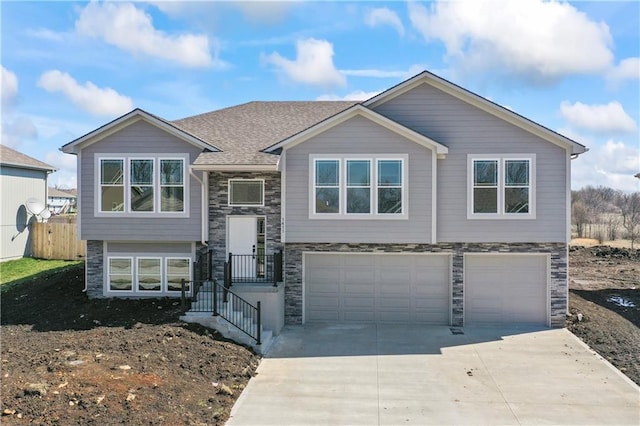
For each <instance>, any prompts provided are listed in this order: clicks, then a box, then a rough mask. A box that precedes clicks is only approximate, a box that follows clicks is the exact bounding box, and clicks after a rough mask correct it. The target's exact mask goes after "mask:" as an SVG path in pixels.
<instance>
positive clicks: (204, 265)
mask: <svg viewBox="0 0 640 426" xmlns="http://www.w3.org/2000/svg"><path fill="white" fill-rule="evenodd" d="M212 273H213V250H211V249H210V248H208V247H202V248H200V249H199V250H198V251H197V252H196V257H195V261H194V262H193V281H192V282H191V284H190V285H189V286H188V291H189V296H190V298H191V299H192V300H197V299H198V293H199V292H200V290H201V288H202V286H203V284H205V283H206V282H207V281H211V278H212Z"/></svg>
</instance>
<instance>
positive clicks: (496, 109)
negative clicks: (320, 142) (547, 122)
mask: <svg viewBox="0 0 640 426" xmlns="http://www.w3.org/2000/svg"><path fill="white" fill-rule="evenodd" d="M422 84H428V85H430V86H432V87H435V88H436V89H439V90H441V91H443V92H445V93H447V94H449V95H451V96H454V97H456V98H458V99H460V100H462V101H463V102H466V103H468V104H470V105H472V106H475V107H476V108H479V109H481V110H483V111H485V112H487V113H489V114H492V115H494V116H496V117H498V118H500V119H502V120H505V121H507V122H509V123H511V124H513V125H515V126H517V127H520V128H521V129H523V130H526V131H528V132H529V133H532V134H534V135H536V136H538V137H540V138H542V139H544V140H546V141H548V142H551V143H553V144H556V145H559V146H562V147H565V148H569V149H571V154H572V155H576V156H577V155H580V154H583V153H585V152H587V151H588V150H589V149H588V148H587V147H586V146H584V145H582V144H581V143H578V142H576V141H574V140H573V139H570V138H568V137H566V136H564V135H561V134H560V133H558V132H556V131H554V130H551V129H549V128H548V127H545V126H543V125H541V124H539V123H536V122H535V121H533V120H530V119H528V118H526V117H524V116H522V115H520V114H518V113H517V112H515V111H512V110H510V109H507V108H505V107H503V106H502V105H499V104H497V103H495V102H493V101H491V100H489V99H487V98H485V97H483V96H480V95H478V94H477V93H474V92H472V91H470V90H468V89H465V88H464V87H462V86H459V85H457V84H455V83H453V82H451V81H449V80H447V79H445V78H443V77H440V76H438V75H436V74H434V73H432V72H430V71H427V70H424V71H422V72H420V73H418V74H416V75H414V76H413V77H410V78H408V79H407V80H405V81H402V82H400V83H398V84H396V85H395V86H393V87H391V88H389V89H387V90H385V91H384V92H382V93H380V94H378V95H376V96H374V97H373V98H371V99H368V100H366V101H365V102H363V105H365V106H367V107H369V108H375V107H376V106H378V105H382V104H384V103H385V102H388V101H390V100H391V99H394V98H395V97H397V96H400V95H402V94H403V93H406V92H408V91H410V90H411V89H413V88H415V87H418V86H420V85H422Z"/></svg>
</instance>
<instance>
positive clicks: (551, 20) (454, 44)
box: [409, 0, 613, 82]
mask: <svg viewBox="0 0 640 426" xmlns="http://www.w3.org/2000/svg"><path fill="white" fill-rule="evenodd" d="M409 17H410V20H411V23H412V25H413V27H414V28H415V29H416V30H417V31H418V32H420V33H421V34H422V36H423V37H424V38H425V40H426V41H428V42H430V41H432V40H439V41H441V42H442V43H444V45H445V47H446V50H447V56H448V58H449V59H451V60H453V61H454V62H455V64H456V65H458V68H460V69H461V70H465V71H466V72H469V73H470V72H474V73H475V72H478V71H493V72H494V73H495V72H497V73H502V74H511V75H515V76H517V77H521V78H526V79H531V80H532V81H537V82H547V81H553V80H555V79H558V78H561V77H564V76H566V75H570V74H576V73H578V74H593V73H600V72H603V71H606V70H607V69H608V68H609V67H610V66H611V63H612V61H613V54H612V52H611V46H612V37H611V34H610V32H609V27H608V26H607V25H606V24H605V23H602V22H594V21H591V20H590V19H589V17H588V16H587V15H586V14H585V13H583V12H580V11H578V10H577V9H576V8H575V7H573V6H572V5H571V4H569V3H564V2H562V3H560V2H555V1H553V2H546V1H542V0H520V1H496V0H477V1H476V0H474V1H439V2H437V3H433V4H431V5H430V7H429V8H427V7H425V6H423V5H421V4H418V3H413V2H410V3H409Z"/></svg>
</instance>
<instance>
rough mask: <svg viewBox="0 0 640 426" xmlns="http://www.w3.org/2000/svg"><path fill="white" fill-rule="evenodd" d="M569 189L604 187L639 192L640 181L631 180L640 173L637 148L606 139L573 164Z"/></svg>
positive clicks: (639, 154)
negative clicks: (590, 186) (570, 187)
mask: <svg viewBox="0 0 640 426" xmlns="http://www.w3.org/2000/svg"><path fill="white" fill-rule="evenodd" d="M571 164H572V173H571V176H572V187H573V189H579V188H582V187H584V186H587V185H592V186H598V185H604V186H609V187H611V188H615V189H621V190H623V191H639V190H640V182H639V181H638V179H636V178H635V177H633V175H634V174H636V173H638V171H640V146H635V147H634V146H630V145H628V144H625V143H624V142H622V141H614V140H608V141H607V142H606V143H605V144H604V145H596V146H594V147H592V149H591V151H589V152H587V153H586V154H583V155H581V156H580V157H578V158H577V159H576V160H573V161H572V163H571Z"/></svg>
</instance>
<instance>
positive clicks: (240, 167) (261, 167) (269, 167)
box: [191, 164, 278, 172]
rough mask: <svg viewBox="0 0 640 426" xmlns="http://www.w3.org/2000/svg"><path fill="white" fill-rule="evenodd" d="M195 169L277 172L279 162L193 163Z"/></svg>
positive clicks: (192, 166)
mask: <svg viewBox="0 0 640 426" xmlns="http://www.w3.org/2000/svg"><path fill="white" fill-rule="evenodd" d="M191 168H192V169H193V170H203V171H208V172H277V171H278V165H277V164H193V165H191Z"/></svg>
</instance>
